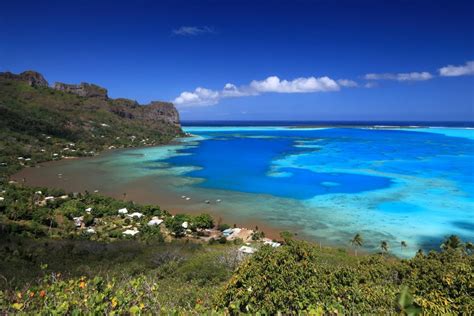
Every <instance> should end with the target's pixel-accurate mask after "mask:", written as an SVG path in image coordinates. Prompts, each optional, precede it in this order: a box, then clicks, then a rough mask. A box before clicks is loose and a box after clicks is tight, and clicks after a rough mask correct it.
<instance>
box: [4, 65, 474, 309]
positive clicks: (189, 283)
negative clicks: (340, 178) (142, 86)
mask: <svg viewBox="0 0 474 316" xmlns="http://www.w3.org/2000/svg"><path fill="white" fill-rule="evenodd" d="M55 86H57V87H58V89H59V90H57V89H52V88H50V87H48V86H47V84H45V80H44V78H42V77H41V76H40V75H39V74H37V73H31V72H29V73H25V74H24V75H22V76H15V75H12V74H7V75H3V76H2V75H0V124H1V125H0V133H1V136H2V137H1V138H0V163H1V165H0V173H1V176H2V178H1V180H0V314H2V315H3V314H28V315H29V314H44V315H50V314H53V315H56V314H72V315H79V314H104V313H105V314H109V315H117V314H119V315H122V314H125V315H129V314H130V315H138V314H160V313H165V314H182V315H185V314H186V315H188V314H204V313H207V314H210V313H216V314H227V315H236V314H241V313H249V314H256V313H262V314H277V313H278V312H281V313H283V314H300V313H302V314H312V315H323V314H325V315H335V314H383V315H386V314H402V315H418V314H420V313H423V314H425V315H431V314H439V315H444V314H449V315H458V314H466V315H469V314H471V313H472V311H473V310H474V298H473V297H474V269H473V267H474V257H473V253H472V252H473V245H472V243H470V242H466V243H464V242H463V241H461V240H460V239H459V238H457V237H456V236H449V237H448V238H447V239H446V241H445V242H444V243H443V244H442V245H440V251H438V252H435V251H431V252H429V253H424V252H423V251H419V252H418V254H417V255H416V256H415V257H414V258H411V259H408V260H401V259H398V258H396V257H394V256H391V255H390V252H389V245H388V244H386V243H385V244H384V242H382V244H381V248H382V252H381V253H378V254H370V255H359V256H357V255H351V254H349V252H348V251H347V249H342V248H341V249H337V248H328V247H321V246H316V245H314V244H312V243H309V242H305V241H298V240H295V239H294V238H293V237H292V235H291V233H288V232H285V233H282V235H281V238H280V239H281V240H279V242H280V243H281V244H282V245H281V246H280V247H275V248H274V247H272V246H270V245H265V244H263V243H261V242H259V239H260V238H261V237H263V234H262V232H259V231H255V232H254V235H253V236H252V241H250V243H249V245H248V246H251V247H255V248H254V249H255V250H256V252H255V253H254V254H246V253H242V252H241V251H239V247H240V246H242V245H241V244H242V242H243V241H242V240H239V239H235V240H230V239H228V238H226V237H223V235H222V234H221V235H219V234H218V235H217V236H222V237H220V238H217V239H216V238H210V237H207V238H205V235H206V234H207V233H208V232H209V231H212V232H219V233H220V230H224V229H226V228H228V227H229V226H228V225H225V224H221V225H216V223H215V222H214V220H213V219H212V218H211V217H210V216H209V215H207V214H201V215H198V216H190V215H186V214H179V215H175V216H172V215H171V214H170V213H169V212H167V211H166V210H163V209H161V208H160V207H159V206H156V205H138V204H136V203H133V202H132V201H123V200H118V199H113V198H109V197H105V196H102V195H100V194H96V193H90V192H80V193H71V192H64V191H62V190H57V189H50V188H30V187H25V186H23V184H22V183H11V182H9V181H8V176H9V175H11V174H12V172H14V171H16V170H18V169H20V168H22V167H33V166H35V165H36V164H37V163H38V162H41V161H47V160H55V159H62V158H65V157H72V156H88V155H95V154H97V153H98V152H99V151H101V150H104V149H107V148H111V147H112V148H113V147H116V148H122V147H132V146H151V145H156V144H161V143H166V142H169V141H171V140H172V139H173V138H174V137H176V136H179V135H182V131H181V129H180V127H179V124H177V121H176V118H177V113H176V115H175V114H174V112H173V111H175V110H174V108H172V105H171V107H170V105H169V104H160V103H153V104H151V105H149V108H147V107H142V106H139V105H138V104H137V103H136V102H134V101H131V100H126V99H115V100H112V99H109V98H108V97H107V96H106V90H105V89H103V88H100V87H96V86H92V87H91V85H88V84H81V85H65V84H58V85H55ZM88 89H91V90H88ZM125 209H126V210H125ZM153 221H155V222H156V223H157V224H150V223H153ZM216 226H218V227H216ZM407 242H408V243H409V242H410V241H407ZM362 243H363V236H362V235H360V234H357V235H356V236H355V237H354V239H353V240H352V244H353V245H354V246H356V247H357V246H361V245H362ZM348 244H349V241H348Z"/></svg>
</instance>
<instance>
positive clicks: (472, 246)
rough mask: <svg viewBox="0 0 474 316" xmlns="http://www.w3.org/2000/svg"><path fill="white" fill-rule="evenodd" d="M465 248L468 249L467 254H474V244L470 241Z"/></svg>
mask: <svg viewBox="0 0 474 316" xmlns="http://www.w3.org/2000/svg"><path fill="white" fill-rule="evenodd" d="M464 248H465V249H466V252H467V254H468V255H469V254H472V253H473V252H474V244H473V243H472V242H470V241H468V242H467V243H466V244H465V245H464Z"/></svg>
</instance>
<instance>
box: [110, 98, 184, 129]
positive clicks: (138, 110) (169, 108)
mask: <svg viewBox="0 0 474 316" xmlns="http://www.w3.org/2000/svg"><path fill="white" fill-rule="evenodd" d="M111 101H112V102H111V103H112V106H111V111H112V112H113V113H115V114H117V115H118V116H120V117H123V118H128V119H138V120H143V121H147V122H165V123H169V124H173V125H177V126H179V125H180V123H179V113H178V111H177V110H176V108H175V107H174V105H173V103H169V102H160V101H153V102H151V103H150V104H147V105H140V104H138V102H136V101H133V100H129V99H114V100H111Z"/></svg>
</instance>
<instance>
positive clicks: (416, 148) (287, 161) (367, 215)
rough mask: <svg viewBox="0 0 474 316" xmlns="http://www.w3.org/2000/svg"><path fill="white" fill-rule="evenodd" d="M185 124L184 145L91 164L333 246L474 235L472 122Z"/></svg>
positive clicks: (430, 243)
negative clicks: (403, 125)
mask: <svg viewBox="0 0 474 316" xmlns="http://www.w3.org/2000/svg"><path fill="white" fill-rule="evenodd" d="M185 130H186V131H187V132H189V133H192V134H193V135H194V136H193V137H190V138H184V139H182V140H180V141H179V142H178V144H175V145H169V146H164V147H154V148H142V149H134V150H127V151H121V152H117V153H115V154H112V155H108V156H106V157H102V158H98V159H97V160H96V161H95V162H94V161H89V162H88V164H89V165H90V164H91V163H95V164H101V165H102V168H105V169H107V168H109V169H110V170H113V174H114V181H117V182H122V183H123V182H127V181H135V180H137V179H140V178H141V177H148V178H149V177H150V176H152V177H153V178H154V179H155V180H156V181H154V182H153V183H155V184H156V185H157V186H163V187H165V188H164V189H166V190H167V191H169V192H171V194H175V195H176V196H178V197H180V196H181V195H186V196H187V197H188V196H189V197H192V199H191V200H190V201H186V200H185V199H183V201H182V204H183V205H185V204H186V203H188V204H190V203H203V201H204V200H210V201H211V205H213V206H214V207H215V209H214V210H215V211H217V212H218V213H220V214H222V215H223V217H224V218H235V219H238V218H255V219H258V220H260V221H262V222H266V223H268V224H269V225H270V226H273V227H276V228H281V229H290V230H292V231H294V232H296V233H298V235H299V236H301V237H302V238H307V239H311V240H319V241H323V242H326V243H330V244H336V245H348V241H349V239H350V238H351V237H352V236H353V235H354V234H356V233H360V234H362V236H363V238H364V242H365V243H364V245H365V248H366V249H367V250H375V249H376V248H377V247H378V245H379V244H380V241H381V240H387V241H388V242H389V245H390V246H391V251H393V252H395V253H397V254H401V255H411V254H413V253H414V252H415V251H416V250H417V249H419V248H424V249H430V248H437V247H438V245H439V242H440V240H441V239H442V238H443V237H445V236H446V235H448V234H457V235H459V236H461V237H462V238H463V239H464V240H474V175H473V173H474V172H473V171H474V130H472V129H460V128H458V129H455V128H423V129H421V128H420V129H393V130H389V129H364V128H290V127H187V128H185ZM164 179H166V181H164ZM143 189H144V190H146V189H147V188H143ZM217 199H220V200H222V202H220V203H217V202H216V200H217ZM180 203H181V202H180ZM200 205H202V204H200ZM402 240H404V241H406V242H407V243H408V248H407V249H403V250H402V249H400V242H401V241H402Z"/></svg>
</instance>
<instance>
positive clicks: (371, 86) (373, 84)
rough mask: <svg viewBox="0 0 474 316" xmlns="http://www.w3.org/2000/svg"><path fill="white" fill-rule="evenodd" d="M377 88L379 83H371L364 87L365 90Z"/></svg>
mask: <svg viewBox="0 0 474 316" xmlns="http://www.w3.org/2000/svg"><path fill="white" fill-rule="evenodd" d="M377 86H378V84H377V82H373V81H369V82H367V83H366V84H365V85H364V88H375V87H377Z"/></svg>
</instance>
